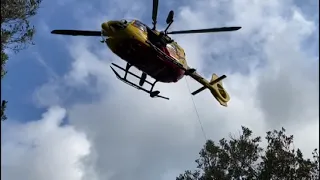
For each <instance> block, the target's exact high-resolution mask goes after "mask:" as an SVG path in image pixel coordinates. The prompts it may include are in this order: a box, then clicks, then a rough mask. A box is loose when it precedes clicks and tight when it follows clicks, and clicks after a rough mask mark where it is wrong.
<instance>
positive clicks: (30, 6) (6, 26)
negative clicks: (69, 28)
mask: <svg viewBox="0 0 320 180" xmlns="http://www.w3.org/2000/svg"><path fill="white" fill-rule="evenodd" d="M40 3H41V0H1V79H2V78H3V77H4V75H5V74H6V70H5V64H6V62H7V60H8V56H7V54H6V52H5V50H11V51H13V52H15V53H17V52H19V51H20V50H22V49H25V48H26V47H27V45H28V44H33V43H32V38H33V35H34V33H35V28H34V27H33V26H31V25H30V23H29V19H30V17H32V16H34V15H35V14H36V12H37V10H38V8H39V5H40ZM6 103H7V101H5V100H2V102H1V120H5V119H6V116H5V113H4V111H5V107H6Z"/></svg>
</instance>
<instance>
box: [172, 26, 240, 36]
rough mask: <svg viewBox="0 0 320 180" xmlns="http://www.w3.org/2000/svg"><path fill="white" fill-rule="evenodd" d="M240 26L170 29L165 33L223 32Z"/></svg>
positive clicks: (234, 29)
mask: <svg viewBox="0 0 320 180" xmlns="http://www.w3.org/2000/svg"><path fill="white" fill-rule="evenodd" d="M239 29H241V27H221V28H210V29H195V30H183V31H172V32H168V33H167V34H191V33H209V32H224V31H237V30H239Z"/></svg>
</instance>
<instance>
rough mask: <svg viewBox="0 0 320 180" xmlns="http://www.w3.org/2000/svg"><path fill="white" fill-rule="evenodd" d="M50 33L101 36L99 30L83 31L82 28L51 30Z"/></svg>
mask: <svg viewBox="0 0 320 180" xmlns="http://www.w3.org/2000/svg"><path fill="white" fill-rule="evenodd" d="M51 34H60V35H69V36H101V31H83V30H53V31H51Z"/></svg>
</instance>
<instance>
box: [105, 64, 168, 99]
mask: <svg viewBox="0 0 320 180" xmlns="http://www.w3.org/2000/svg"><path fill="white" fill-rule="evenodd" d="M111 64H112V65H113V66H114V67H117V68H119V69H120V70H122V71H124V72H125V74H124V77H123V78H122V77H121V76H120V75H119V73H118V72H117V71H116V70H115V69H114V68H113V67H112V66H110V67H111V69H112V71H113V72H114V74H115V75H116V76H117V78H118V79H120V80H121V81H122V82H124V83H126V84H128V85H130V86H132V87H134V88H136V89H138V90H142V91H144V92H146V93H148V94H149V95H150V97H152V98H155V97H159V98H163V99H167V100H169V98H168V97H164V96H161V95H159V94H160V91H153V88H154V86H155V84H156V83H157V80H155V81H154V82H153V83H151V82H149V81H147V80H146V78H147V74H146V73H144V72H143V73H142V75H141V77H139V76H137V75H136V74H133V73H132V72H130V71H129V69H130V67H132V65H131V64H129V63H127V65H126V68H125V69H124V68H122V67H120V66H119V65H117V64H115V63H111ZM128 74H130V75H132V76H133V77H136V78H138V79H139V80H140V81H139V85H137V84H135V83H133V82H131V81H129V80H127V75H128ZM144 83H147V84H149V85H150V86H151V88H150V90H147V89H145V88H143V87H142V85H143V84H144Z"/></svg>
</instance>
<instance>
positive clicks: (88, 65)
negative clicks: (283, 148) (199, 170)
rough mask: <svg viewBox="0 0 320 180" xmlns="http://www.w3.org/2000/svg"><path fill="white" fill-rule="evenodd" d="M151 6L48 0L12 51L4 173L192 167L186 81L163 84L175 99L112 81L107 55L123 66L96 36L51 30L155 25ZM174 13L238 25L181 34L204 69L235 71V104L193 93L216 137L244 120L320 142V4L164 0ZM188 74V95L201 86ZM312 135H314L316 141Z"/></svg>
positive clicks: (193, 130)
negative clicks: (29, 36)
mask: <svg viewBox="0 0 320 180" xmlns="http://www.w3.org/2000/svg"><path fill="white" fill-rule="evenodd" d="M146 2H147V3H145V4H144V1H143V0H141V1H140V0H139V1H138V0H135V1H134V0H124V1H117V0H109V1H105V0H95V1H90V2H89V1H85V0H79V1H74V0H65V1H63V0H61V1H43V3H42V4H41V8H40V9H39V11H38V14H37V15H36V16H35V17H34V18H32V20H31V22H32V23H33V24H34V25H35V26H36V28H37V32H36V35H35V38H34V42H35V44H36V45H34V46H30V47H29V48H28V49H26V50H23V51H21V52H20V53H18V54H16V55H10V59H9V61H8V63H7V66H6V68H7V70H8V74H7V75H6V77H5V78H4V80H3V81H2V92H1V93H2V96H3V97H5V99H6V100H8V101H9V104H8V108H7V116H8V118H9V119H8V121H6V122H4V123H3V124H2V125H3V127H2V130H5V132H3V135H4V137H5V138H4V139H5V141H4V142H2V146H3V147H4V148H3V152H2V155H3V157H6V159H5V161H3V162H2V164H1V168H2V170H3V169H4V170H5V171H4V172H6V174H5V175H1V176H5V177H7V178H8V179H12V180H15V179H17V180H18V179H21V177H20V176H18V174H20V175H21V176H23V177H27V179H28V178H29V179H33V180H41V179H44V178H46V179H48V178H49V179H48V180H51V179H52V180H56V179H61V180H67V179H68V180H80V179H81V178H82V177H90V178H89V179H90V180H100V179H108V178H109V177H110V180H113V179H117V180H122V179H128V177H131V175H132V174H133V172H137V173H135V175H136V176H135V177H134V178H133V179H134V180H135V179H139V180H144V179H151V178H153V179H155V180H158V179H159V180H160V179H161V180H162V179H165V178H161V177H167V179H168V178H173V179H174V177H175V176H177V175H178V173H181V172H183V171H184V170H186V169H188V168H191V169H192V168H194V167H195V164H194V160H195V159H196V158H197V155H198V151H199V150H200V148H201V146H202V145H203V142H204V140H203V136H202V132H201V129H200V126H199V124H198V121H197V120H196V115H195V114H194V109H193V105H192V102H191V99H190V94H189V92H188V90H187V88H186V87H187V86H186V81H185V80H182V81H180V82H179V83H176V84H161V83H159V84H158V85H157V88H159V89H160V90H161V91H162V92H163V93H164V95H168V96H169V97H170V99H171V100H170V101H163V100H156V99H150V98H149V97H148V95H145V94H143V93H141V92H139V91H136V90H135V89H133V88H131V87H129V86H126V85H124V84H122V83H121V82H119V81H118V80H117V79H116V77H115V76H114V75H113V74H112V72H111V71H110V68H109V65H110V62H116V63H117V64H120V65H124V62H123V61H121V60H119V58H118V57H116V56H115V55H113V54H112V53H111V52H110V51H109V50H108V49H107V47H106V45H104V44H101V43H100V42H99V41H100V39H99V38H96V37H67V36H58V35H52V34H50V31H51V30H53V29H88V30H99V29H100V24H101V22H102V21H107V20H111V19H121V18H135V17H136V18H138V19H141V20H143V21H144V22H145V23H146V24H149V25H150V24H151V1H150V2H149V1H146ZM171 9H173V10H175V17H176V20H175V22H174V24H173V26H172V29H176V30H177V29H191V28H207V27H219V26H225V25H228V26H238V25H240V26H242V29H241V30H240V31H237V32H232V33H221V34H219V33H217V34H210V35H208V34H207V35H179V36H178V35H177V36H174V39H175V40H176V41H178V42H179V43H180V44H181V45H182V46H183V47H184V48H185V51H186V55H187V58H188V63H189V65H191V66H193V67H195V68H196V69H198V70H199V71H200V73H201V74H204V75H205V76H206V77H210V76H211V73H213V72H216V73H218V74H222V73H223V74H226V75H227V76H228V78H227V79H226V80H225V81H224V86H225V87H226V89H227V90H228V91H229V94H230V95H231V101H230V103H229V107H228V108H223V107H220V106H219V105H218V103H216V101H215V100H214V99H213V97H212V95H211V94H210V93H209V92H205V91H204V92H203V93H201V94H199V95H197V96H195V97H194V99H195V102H196V105H197V107H198V110H199V113H200V117H201V120H202V124H203V126H204V129H205V131H206V134H207V136H208V138H211V139H213V140H218V139H219V138H222V137H228V135H229V133H230V132H238V130H239V129H240V126H241V125H245V126H248V127H249V128H252V130H253V131H254V132H255V133H256V134H257V135H262V136H263V135H264V132H266V131H267V130H270V128H279V127H280V126H285V127H286V128H287V130H288V132H289V133H290V134H294V135H295V137H296V144H295V145H297V147H301V148H302V150H303V152H308V153H309V152H310V151H311V149H313V148H315V147H319V143H318V142H319V138H318V137H319V128H318V127H319V112H318V105H319V104H318V97H319V94H318V91H319V87H318V86H319V77H318V73H319V68H318V66H319V56H318V54H319V51H318V47H319V41H318V39H319V36H318V33H319V28H318V25H319V23H318V20H319V15H318V11H319V1H313V0H308V1H304V2H303V3H301V2H300V1H291V0H284V1H276V0H270V1H252V0H228V1H215V0H198V1H193V0H184V1H179V3H178V2H176V1H164V0H160V3H159V12H158V22H159V25H158V28H160V27H161V26H163V24H164V22H165V18H166V16H167V13H168V12H169V11H170V10H171ZM187 80H188V82H189V83H190V85H191V89H192V90H194V89H197V88H198V87H200V85H199V84H197V83H195V82H194V81H192V80H190V79H187ZM297 82H304V86H300V84H297ZM305 91H308V93H305ZM65 121H67V122H68V123H67V124H66V125H65V126H63V127H61V126H60V123H61V122H65ZM19 122H23V124H20V123H19ZM306 132H308V133H310V134H312V136H311V135H310V136H311V137H310V138H308V139H306V138H305V133H306ZM155 142H156V146H155ZM21 144H25V146H24V145H21ZM34 144H36V145H35V147H34V148H33V149H32V150H30V149H29V147H30V145H34ZM48 149H49V150H50V151H48ZM61 152H63V153H61ZM83 158H84V159H85V160H83ZM121 158H124V160H126V162H127V163H126V164H124V163H121V162H119V160H120V161H121ZM43 163H46V166H45V168H42V169H41V172H40V171H39V169H38V168H37V167H43ZM77 163H80V164H81V165H82V166H84V167H85V170H83V169H81V168H79V167H77V166H75V164H77ZM26 167H28V171H25V169H26ZM51 169H56V171H54V173H53V172H52V170H51ZM17 172H18V173H17ZM79 173H80V174H79ZM63 177H65V178H66V179H63ZM50 178H51V179H50ZM156 178H158V179H156Z"/></svg>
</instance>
